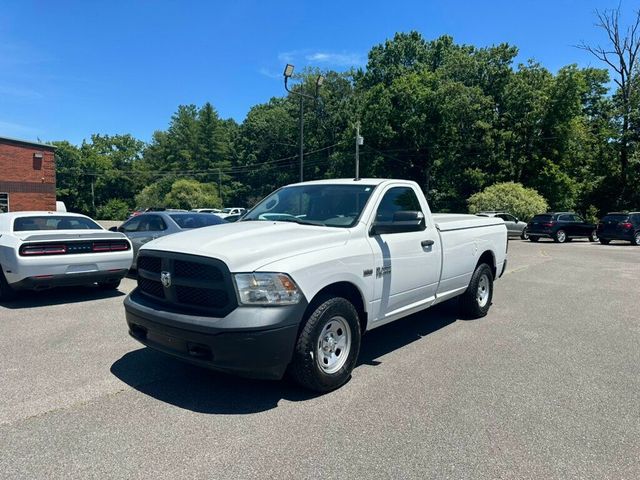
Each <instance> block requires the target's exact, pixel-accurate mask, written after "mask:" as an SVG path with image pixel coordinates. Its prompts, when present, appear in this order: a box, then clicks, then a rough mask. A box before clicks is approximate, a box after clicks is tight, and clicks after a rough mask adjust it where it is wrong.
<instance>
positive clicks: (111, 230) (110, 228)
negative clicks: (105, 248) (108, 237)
mask: <svg viewBox="0 0 640 480" xmlns="http://www.w3.org/2000/svg"><path fill="white" fill-rule="evenodd" d="M109 231H110V232H117V231H118V227H109Z"/></svg>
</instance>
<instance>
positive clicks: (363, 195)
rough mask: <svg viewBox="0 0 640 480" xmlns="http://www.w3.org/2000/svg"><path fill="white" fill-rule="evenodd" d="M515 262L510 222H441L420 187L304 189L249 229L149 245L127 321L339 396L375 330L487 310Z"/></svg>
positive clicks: (277, 197) (163, 345) (339, 184)
mask: <svg viewBox="0 0 640 480" xmlns="http://www.w3.org/2000/svg"><path fill="white" fill-rule="evenodd" d="M506 256H507V229H506V228H505V225H504V222H503V220H501V219H500V218H495V217H478V216H473V215H453V214H440V215H432V214H431V211H430V210H429V205H428V204H427V201H426V199H425V197H424V195H423V194H422V192H421V190H420V188H419V187H418V185H417V184H416V183H415V182H411V181H406V180H381V179H359V180H354V179H344V180H323V181H314V182H306V183H298V184H294V185H289V186H286V187H283V188H280V189H279V190H276V191H275V192H273V193H272V194H271V195H269V196H268V197H266V198H265V199H264V200H262V201H261V202H260V203H259V204H258V205H256V206H255V207H254V208H253V209H251V210H250V211H249V212H248V213H247V214H246V215H245V216H244V217H243V218H242V219H241V220H240V221H238V222H237V223H232V224H229V225H219V226H216V227H215V228H201V229H197V230H193V231H189V232H185V233H178V234H175V235H171V236H167V237H163V238H160V239H158V240H154V241H152V242H149V243H147V244H146V245H144V246H143V247H142V248H141V249H140V254H139V257H138V286H137V288H136V289H135V290H134V291H133V292H131V294H130V295H129V296H127V298H126V299H125V301H124V306H125V311H126V320H127V323H128V326H129V332H130V334H131V335H132V336H133V337H134V338H135V339H137V340H139V341H140V342H141V343H143V344H144V345H147V346H149V347H151V348H154V349H157V350H160V351H163V352H165V353H168V354H171V355H174V356H176V357H179V358H181V359H183V360H187V361H190V362H192V363H195V364H197V365H201V366H204V367H209V368H212V369H215V370H219V371H224V372H231V373H236V374H241V375H244V376H250V377H258V378H273V379H279V378H281V377H282V376H283V375H284V374H285V373H286V372H289V373H290V374H291V376H292V377H293V379H295V380H296V381H297V382H298V383H300V384H301V385H303V386H305V387H307V388H310V389H313V390H316V391H320V392H326V391H330V390H332V389H335V388H338V387H339V386H341V385H342V384H344V383H345V382H346V381H347V380H348V379H349V378H350V376H351V372H352V370H353V368H354V367H355V365H356V362H357V358H358V352H359V350H360V342H361V338H362V335H363V333H364V332H366V331H368V330H371V329H374V328H377V327H379V326H380V325H384V324H386V323H389V322H392V321H394V320H397V319H399V318H402V317H405V316H407V315H411V314H412V313H415V312H418V311H420V310H424V309H426V308H428V307H431V306H433V305H436V304H438V303H440V302H443V301H445V300H448V299H450V298H453V297H456V296H459V297H460V304H461V308H462V311H463V314H464V315H466V316H468V317H474V318H477V317H482V316H484V315H486V314H487V312H488V310H489V307H490V306H491V300H492V295H493V282H494V280H495V279H496V278H498V277H500V276H501V275H502V274H503V273H504V271H505V268H506V264H507V259H506Z"/></svg>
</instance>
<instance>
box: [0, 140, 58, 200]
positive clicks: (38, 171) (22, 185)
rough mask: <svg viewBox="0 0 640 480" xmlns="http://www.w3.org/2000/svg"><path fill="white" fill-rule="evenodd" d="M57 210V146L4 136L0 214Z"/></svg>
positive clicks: (0, 148)
mask: <svg viewBox="0 0 640 480" xmlns="http://www.w3.org/2000/svg"><path fill="white" fill-rule="evenodd" d="M55 209H56V166H55V158H54V147H52V146H51V145H46V144H44V143H38V142H29V141H26V140H18V139H15V138H8V137H0V212H6V211H10V212H16V211H20V210H22V211H24V210H51V211H54V210H55Z"/></svg>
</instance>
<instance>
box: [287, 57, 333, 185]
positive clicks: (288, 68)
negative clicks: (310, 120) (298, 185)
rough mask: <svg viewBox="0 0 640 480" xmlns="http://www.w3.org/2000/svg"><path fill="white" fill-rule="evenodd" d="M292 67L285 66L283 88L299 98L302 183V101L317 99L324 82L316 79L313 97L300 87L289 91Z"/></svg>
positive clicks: (319, 77) (319, 76)
mask: <svg viewBox="0 0 640 480" xmlns="http://www.w3.org/2000/svg"><path fill="white" fill-rule="evenodd" d="M293 68H294V67H293V65H291V64H289V63H287V66H286V67H284V88H285V90H286V91H287V92H289V93H291V94H293V95H298V97H299V98H300V119H299V120H298V125H299V129H300V181H301V182H302V181H304V99H305V98H308V99H310V100H316V99H317V98H318V91H319V90H320V87H321V86H322V82H324V77H323V76H322V75H318V78H316V91H315V94H314V95H309V94H307V93H304V92H303V91H302V87H300V88H299V89H298V90H297V91H296V90H291V89H289V85H288V82H289V79H290V78H291V77H292V76H293Z"/></svg>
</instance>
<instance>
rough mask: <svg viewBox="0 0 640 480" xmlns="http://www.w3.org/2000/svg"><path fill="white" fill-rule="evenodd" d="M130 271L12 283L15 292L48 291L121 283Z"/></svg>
mask: <svg viewBox="0 0 640 480" xmlns="http://www.w3.org/2000/svg"><path fill="white" fill-rule="evenodd" d="M127 272H128V269H126V268H125V269H114V270H111V271H106V272H86V273H74V274H58V275H40V276H34V277H27V278H23V279H22V280H20V281H19V282H15V283H11V284H10V286H11V288H12V289H13V290H46V289H48V288H54V287H75V286H79V285H89V284H92V283H96V282H99V283H112V282H119V281H120V280H122V278H123V277H124V276H125V275H126V274H127Z"/></svg>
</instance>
